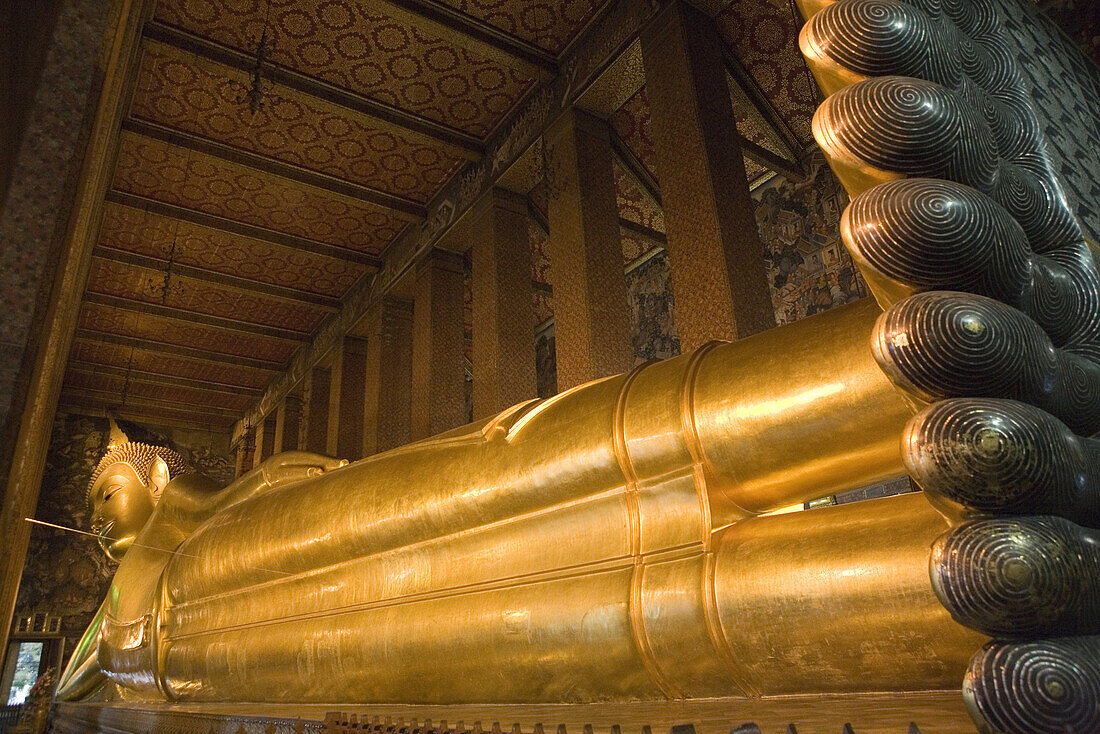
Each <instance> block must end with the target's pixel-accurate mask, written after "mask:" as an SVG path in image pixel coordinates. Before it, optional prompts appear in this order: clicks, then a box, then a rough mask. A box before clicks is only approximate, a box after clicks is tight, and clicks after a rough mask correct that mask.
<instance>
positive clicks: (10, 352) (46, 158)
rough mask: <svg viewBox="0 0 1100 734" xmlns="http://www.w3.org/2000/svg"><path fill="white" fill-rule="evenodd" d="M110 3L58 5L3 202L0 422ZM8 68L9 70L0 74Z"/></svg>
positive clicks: (65, 192) (57, 226) (89, 100)
mask: <svg viewBox="0 0 1100 734" xmlns="http://www.w3.org/2000/svg"><path fill="white" fill-rule="evenodd" d="M112 6H113V4H112V3H111V2H110V0H81V1H80V2H76V1H75V0H70V1H68V2H62V3H61V8H60V10H59V11H58V12H59V15H58V19H57V21H56V24H55V25H54V28H53V34H52V36H51V38H50V39H49V48H48V50H47V51H46V58H45V61H44V63H43V65H42V69H41V72H40V74H39V78H38V88H37V91H36V92H35V94H34V99H33V102H32V105H31V109H30V110H29V112H28V113H27V117H26V126H25V128H24V130H23V138H22V140H21V142H20V144H19V148H18V151H15V155H14V170H13V172H12V179H11V185H10V187H9V189H8V195H7V198H6V200H4V201H2V202H0V206H2V207H3V211H2V212H0V426H3V425H4V424H5V423H6V422H7V419H8V409H9V406H10V404H11V399H12V390H13V387H14V383H15V381H16V378H17V375H18V373H19V370H20V367H21V364H22V361H23V355H24V349H25V348H26V346H27V342H28V339H29V338H30V335H31V332H32V330H33V329H34V324H33V318H34V312H35V301H36V299H37V297H38V293H39V289H40V287H42V285H43V284H44V274H43V270H44V267H45V264H46V260H47V258H48V257H49V253H50V251H51V250H52V249H53V248H54V246H55V243H56V242H57V238H58V236H59V234H58V233H59V232H60V231H61V230H63V228H64V223H65V222H66V221H67V220H68V217H69V212H70V210H71V208H72V202H71V189H70V186H71V182H72V181H73V179H74V177H75V175H76V174H77V170H78V169H79V166H80V163H81V160H82V152H83V138H82V136H83V134H84V131H85V129H86V127H87V126H88V125H89V124H90V120H91V116H90V115H88V111H89V110H94V109H95V105H96V103H97V101H98V98H99V88H98V86H97V80H98V69H99V62H100V55H101V53H102V50H103V46H104V43H105V40H104V36H105V32H106V27H107V19H108V17H109V15H110V11H111V8H112ZM5 73H6V72H5Z"/></svg>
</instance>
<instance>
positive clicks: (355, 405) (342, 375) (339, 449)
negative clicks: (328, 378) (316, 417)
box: [328, 336, 367, 461]
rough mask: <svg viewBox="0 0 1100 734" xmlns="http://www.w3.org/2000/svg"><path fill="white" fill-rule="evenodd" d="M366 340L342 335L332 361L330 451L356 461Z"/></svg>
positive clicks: (360, 438)
mask: <svg viewBox="0 0 1100 734" xmlns="http://www.w3.org/2000/svg"><path fill="white" fill-rule="evenodd" d="M366 380H367V340H366V339H363V338H361V337H357V336H345V337H344V341H343V344H342V345H341V347H340V349H339V351H338V352H337V354H336V355H335V356H334V357H333V363H332V389H331V396H332V398H331V400H332V404H331V406H330V408H329V424H328V447H329V453H331V454H332V455H333V456H338V457H340V458H341V459H348V460H349V461H355V460H356V459H362V458H363V456H364V454H363V422H364V415H363V401H364V396H365V393H366V389H367V382H366Z"/></svg>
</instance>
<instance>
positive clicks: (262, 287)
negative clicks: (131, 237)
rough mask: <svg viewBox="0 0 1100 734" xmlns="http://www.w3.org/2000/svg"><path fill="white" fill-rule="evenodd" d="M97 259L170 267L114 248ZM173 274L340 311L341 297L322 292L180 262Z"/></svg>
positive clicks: (98, 250)
mask: <svg viewBox="0 0 1100 734" xmlns="http://www.w3.org/2000/svg"><path fill="white" fill-rule="evenodd" d="M94 256H95V257H99V258H103V259H104V260H110V261H111V262H116V263H122V264H123V265H130V266H132V267H135V268H145V269H147V270H157V271H160V272H164V270H165V269H166V268H168V261H167V260H161V259H160V258H158V257H149V256H148V255H139V254H137V253H135V252H126V251H124V250H116V249H114V248H113V247H103V246H100V247H97V248H96V249H95V254H94ZM171 272H172V275H173V276H175V277H180V278H187V279H189V280H197V281H199V282H201V283H209V284H211V285H216V286H220V287H222V288H228V289H230V290H234V291H238V292H240V293H247V294H249V295H258V296H265V297H267V298H274V299H276V300H279V301H289V302H290V303H301V304H305V305H308V306H312V307H315V308H319V309H321V310H323V311H328V312H330V313H335V312H336V311H339V310H340V299H339V298H333V297H332V296H323V295H321V294H319V293H310V292H309V291H302V290H298V289H297V288H287V287H286V286H281V285H272V284H270V283H262V282H260V281H258V280H250V279H248V278H241V277H238V276H236V275H226V274H225V273H218V272H215V271H213V270H205V269H203V268H196V267H194V266H191V265H182V264H180V263H172V265H171Z"/></svg>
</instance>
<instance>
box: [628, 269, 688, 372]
mask: <svg viewBox="0 0 1100 734" xmlns="http://www.w3.org/2000/svg"><path fill="white" fill-rule="evenodd" d="M626 289H627V294H628V296H629V298H630V308H631V312H632V313H631V316H632V320H633V323H634V333H633V335H631V341H632V345H633V347H634V363H635V364H641V363H643V362H646V361H648V360H651V359H668V358H669V357H675V356H676V355H678V354H679V353H680V338H679V336H677V333H676V318H675V316H674V315H673V312H672V308H673V295H672V273H671V272H670V271H669V267H668V253H667V252H663V251H662V252H658V253H656V254H654V255H652V256H651V257H650V258H649V259H648V260H646V261H645V262H644V263H642V264H640V265H638V266H637V267H634V268H632V269H631V270H630V271H629V272H628V273H627V275H626Z"/></svg>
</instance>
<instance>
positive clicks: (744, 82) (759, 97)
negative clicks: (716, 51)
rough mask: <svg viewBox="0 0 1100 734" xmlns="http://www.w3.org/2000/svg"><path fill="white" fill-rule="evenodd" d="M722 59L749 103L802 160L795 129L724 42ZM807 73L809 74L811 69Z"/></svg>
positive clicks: (811, 82) (791, 151)
mask: <svg viewBox="0 0 1100 734" xmlns="http://www.w3.org/2000/svg"><path fill="white" fill-rule="evenodd" d="M722 60H723V62H724V63H725V66H726V73H727V74H729V76H730V77H731V78H732V79H733V82H734V83H735V84H736V85H737V86H738V87H740V88H741V90H742V91H743V92H744V93H745V96H746V97H748V99H749V103H750V104H751V105H752V106H753V107H755V108H756V111H757V112H758V113H760V116H761V117H762V118H763V120H764V122H765V124H767V125H768V126H769V127H770V128H771V129H772V131H773V132H775V134H776V135H778V136H779V138H780V140H782V141H783V144H784V145H786V146H787V149H788V151H789V152H790V154H791V156H792V157H793V158H794V159H795V160H800V159H801V158H802V155H803V153H804V152H805V151H804V150H803V147H802V143H801V142H799V140H798V136H797V135H795V134H794V130H792V129H791V126H790V125H788V124H787V121H786V120H785V119H784V118H783V116H782V115H781V114H779V110H777V109H776V108H775V105H773V104H772V102H771V100H770V99H768V95H766V94H764V92H763V90H761V89H760V85H758V84H757V83H756V79H754V78H753V76H752V74H750V73H749V71H748V69H746V68H745V67H744V65H742V64H741V60H740V59H739V58H737V57H736V56H735V55H734V53H733V51H732V50H730V48H729V46H727V45H725V44H722ZM806 73H807V74H809V71H807V72H806ZM810 85H811V88H816V85H815V84H814V82H813V80H810ZM758 162H759V161H758ZM761 165H764V164H761Z"/></svg>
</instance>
